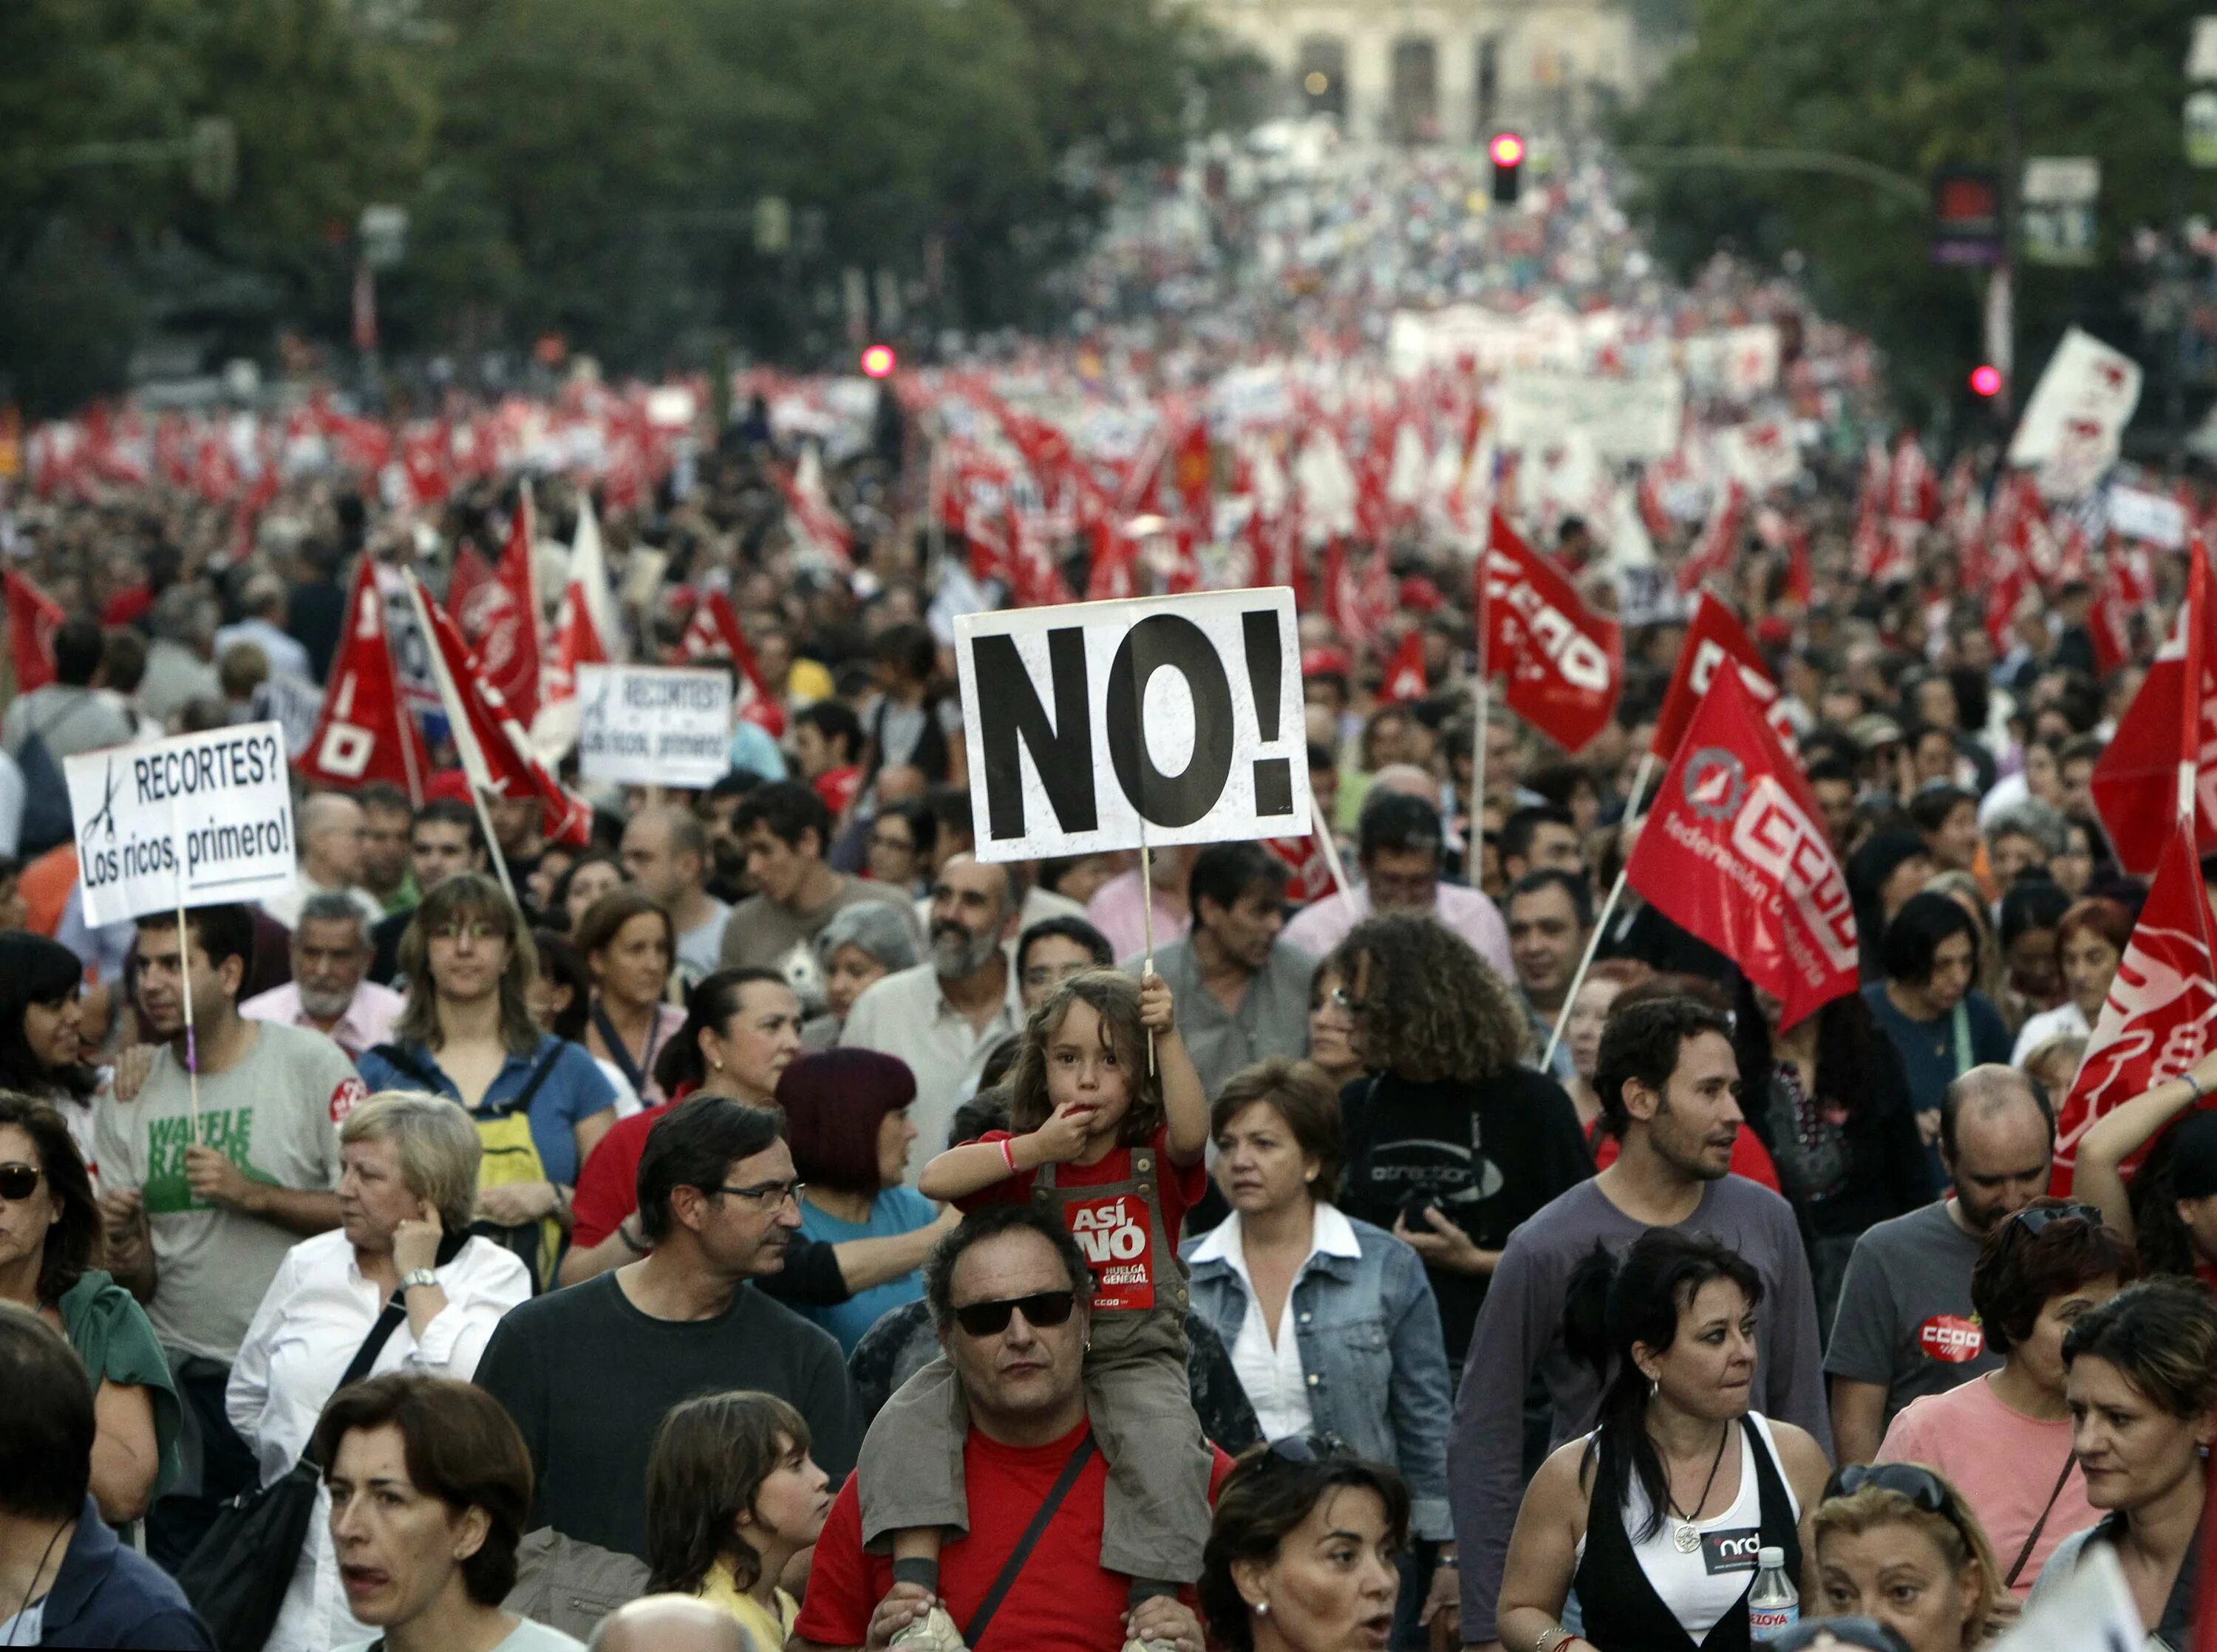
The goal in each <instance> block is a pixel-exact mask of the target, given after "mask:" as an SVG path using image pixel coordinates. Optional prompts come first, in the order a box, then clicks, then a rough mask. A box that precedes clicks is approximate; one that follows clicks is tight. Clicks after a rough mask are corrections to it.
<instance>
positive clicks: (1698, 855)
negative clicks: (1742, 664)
mask: <svg viewBox="0 0 2217 1652" xmlns="http://www.w3.org/2000/svg"><path fill="white" fill-rule="evenodd" d="M1822 820H1823V816H1822V815H1821V814H1820V813H1819V811H1818V808H1817V800H1816V798H1814V797H1813V796H1812V795H1811V793H1810V791H1809V786H1808V782H1807V781H1806V780H1803V779H1802V777H1801V771H1800V768H1798V767H1796V766H1795V764H1794V759H1793V758H1792V757H1790V756H1788V755H1787V752H1786V749H1785V747H1784V746H1782V745H1781V744H1780V743H1779V741H1778V737H1776V736H1775V735H1774V734H1773V733H1772V732H1771V731H1770V729H1769V725H1767V724H1765V723H1764V722H1763V717H1762V714H1761V712H1760V711H1759V709H1758V708H1757V706H1756V704H1755V701H1754V700H1753V699H1752V697H1751V696H1750V695H1749V693H1747V691H1746V690H1745V688H1744V687H1742V686H1741V683H1740V681H1739V678H1738V675H1736V674H1734V673H1732V672H1729V671H1726V672H1720V673H1719V674H1718V675H1717V678H1716V681H1715V683H1714V686H1713V687H1712V688H1711V690H1710V692H1709V693H1708V695H1707V696H1705V697H1704V698H1703V700H1701V706H1700V707H1699V708H1698V709H1697V710H1696V711H1695V713H1694V719H1693V722H1692V724H1690V725H1689V727H1688V728H1687V730H1686V737H1685V740H1684V741H1683V743H1681V744H1680V746H1679V748H1678V755H1677V756H1676V757H1674V758H1673V759H1672V760H1671V762H1670V769H1669V771H1668V772H1667V773H1666V774H1664V777H1663V787H1662V790H1661V791H1660V792H1658V794H1657V796H1656V799H1655V807H1654V810H1653V811H1652V813H1650V814H1649V816H1648V817H1647V822H1646V825H1645V826H1643V827H1642V828H1641V829H1640V846H1639V848H1636V849H1634V850H1633V854H1632V862H1631V864H1630V866H1627V868H1626V876H1627V880H1628V881H1629V882H1630V883H1631V885H1632V886H1633V888H1634V889H1636V890H1638V891H1640V894H1641V895H1643V896H1645V897H1646V898H1647V900H1648V901H1649V902H1651V903H1652V904H1653V905H1654V906H1655V908H1656V909H1658V911H1660V912H1661V913H1662V914H1663V915H1664V916H1665V917H1667V918H1669V919H1670V920H1671V922H1674V923H1677V925H1678V926H1679V927H1680V928H1684V929H1687V930H1689V931H1690V932H1692V933H1693V934H1696V935H1699V936H1700V937H1701V939H1702V940H1706V941H1708V943H1709V945H1710V946H1714V947H1715V948H1716V949H1717V950H1718V951H1719V952H1722V953H1723V954H1724V955H1725V956H1726V957H1727V958H1729V959H1732V961H1733V962H1734V963H1736V964H1738V965H1739V966H1740V968H1741V970H1742V971H1745V973H1746V976H1747V977H1748V979H1749V980H1751V981H1752V982H1753V983H1755V984H1756V985H1757V986H1758V987H1761V988H1762V989H1763V990H1764V991H1766V992H1768V993H1769V994H1771V995H1772V996H1774V997H1775V998H1777V999H1778V1000H1779V1001H1780V1002H1782V1004H1783V1005H1784V1008H1783V1009H1782V1011H1781V1013H1780V1017H1779V1019H1780V1022H1781V1024H1782V1026H1793V1025H1794V1023H1796V1022H1798V1021H1799V1020H1801V1018H1802V1017H1803V1016H1805V1015H1806V1014H1809V1013H1810V1012H1811V1011H1813V1010H1814V1009H1816V1008H1818V1007H1819V1006H1820V1005H1822V1004H1824V1003H1825V1002H1829V1001H1830V1000H1831V999H1834V998H1837V997H1838V996H1841V995H1842V994H1843V993H1849V992H1853V991H1854V990H1855V989H1856V971H1857V965H1858V963H1859V961H1860V959H1859V954H1858V952H1857V949H1856V914H1855V906H1854V903H1853V902H1852V901H1850V898H1849V897H1848V883H1847V878H1846V877H1845V876H1844V875H1843V873H1842V872H1841V870H1840V863H1839V860H1838V859H1837V857H1836V856H1835V855H1834V854H1833V853H1832V847H1831V842H1830V841H1829V840H1828V839H1827V838H1826V837H1825V829H1824V827H1823V825H1822Z"/></svg>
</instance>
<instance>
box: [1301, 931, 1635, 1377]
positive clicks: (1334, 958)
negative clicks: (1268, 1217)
mask: <svg viewBox="0 0 2217 1652" xmlns="http://www.w3.org/2000/svg"><path fill="white" fill-rule="evenodd" d="M1327 968H1328V969H1330V970H1331V971H1332V972H1333V973H1335V974H1337V977H1339V979H1340V980H1341V981H1342V982H1343V983H1345V984H1344V985H1343V986H1342V988H1341V989H1340V991H1341V993H1342V994H1343V996H1344V997H1345V999H1346V1001H1347V1005H1346V1007H1347V1008H1348V1009H1349V1012H1350V1013H1351V1014H1353V1015H1354V1017H1355V1040H1356V1049H1357V1051H1360V1053H1361V1055H1362V1064H1363V1066H1364V1067H1365V1068H1366V1069H1368V1076H1365V1077H1362V1078H1358V1079H1356V1081H1355V1082H1353V1083H1351V1084H1349V1085H1348V1086H1347V1088H1345V1089H1344V1090H1343V1091H1342V1092H1341V1094H1340V1110H1341V1113H1342V1115H1343V1119H1344V1120H1345V1125H1346V1131H1347V1143H1348V1171H1347V1175H1346V1178H1345V1187H1344V1189H1343V1197H1342V1199H1341V1200H1340V1204H1341V1205H1342V1207H1343V1209H1345V1210H1346V1211H1348V1212H1349V1214H1350V1215H1353V1216H1357V1217H1361V1218H1362V1220H1364V1221H1366V1222H1371V1223H1374V1224H1377V1225H1378V1226H1380V1227H1381V1228H1386V1229H1390V1230H1392V1231H1393V1234H1394V1235H1395V1236H1397V1237H1399V1238H1400V1239H1402V1240H1404V1241H1405V1242H1407V1243H1408V1244H1409V1245H1410V1246H1411V1248H1414V1249H1415V1250H1416V1252H1417V1254H1418V1255H1420V1256H1422V1257H1423V1260H1424V1267H1425V1269H1426V1271H1427V1272H1428V1273H1430V1276H1431V1282H1432V1291H1433V1294H1434V1295H1435V1296H1436V1297H1437V1298H1439V1304H1440V1328H1441V1330H1442V1334H1443V1335H1444V1336H1445V1338H1446V1341H1447V1350H1448V1360H1449V1361H1450V1362H1451V1363H1452V1364H1453V1365H1457V1366H1460V1365H1461V1361H1462V1357H1463V1351H1464V1349H1465V1348H1466V1347H1467V1346H1468V1345H1469V1342H1470V1335H1471V1328H1472V1326H1473V1324H1475V1323H1476V1322H1477V1320H1478V1310H1479V1305H1480V1304H1482V1303H1484V1302H1485V1292H1486V1287H1487V1285H1488V1284H1489V1283H1490V1281H1491V1276H1492V1273H1493V1267H1494V1264H1495V1263H1496V1262H1497V1261H1499V1260H1500V1256H1501V1248H1502V1247H1503V1246H1504V1245H1505V1244H1507V1243H1508V1242H1509V1235H1510V1230H1512V1229H1514V1228H1515V1227H1516V1224H1518V1223H1520V1222H1522V1221H1523V1220H1524V1218H1525V1217H1528V1216H1530V1215H1531V1214H1532V1213H1533V1212H1534V1211H1537V1210H1538V1209H1539V1208H1540V1207H1541V1205H1545V1204H1546V1203H1547V1201H1548V1200H1549V1199H1553V1198H1554V1197H1555V1196H1556V1195H1557V1194H1558V1193H1563V1192H1564V1191H1565V1190H1566V1189H1568V1188H1570V1187H1573V1186H1575V1185H1576V1184H1577V1183H1578V1182H1580V1181H1583V1180H1585V1179H1586V1178H1587V1177H1588V1176H1590V1175H1591V1174H1593V1161H1592V1159H1591V1158H1590V1157H1589V1156H1588V1155H1587V1152H1586V1146H1585V1140H1584V1137H1583V1136H1582V1135H1581V1134H1580V1132H1579V1130H1578V1113H1577V1110H1576V1109H1575V1108H1574V1107H1573V1106H1572V1105H1571V1099H1570V1097H1569V1096H1568V1095H1566V1094H1564V1092H1563V1089H1562V1087H1561V1086H1560V1085H1559V1084H1557V1083H1556V1082H1554V1081H1553V1079H1550V1078H1548V1077H1547V1076H1544V1075H1543V1074H1541V1073H1537V1072H1535V1071H1534V1070H1532V1069H1530V1068H1528V1067H1527V1066H1524V1065H1523V1064H1522V1062H1523V1057H1524V1056H1525V1053H1526V1051H1527V1047H1528V1022H1527V1019H1526V1016H1525V1014H1524V1010H1523V1007H1522V1005H1521V1004H1520V1003H1519V1002H1517V999H1516V994H1515V992H1514V991H1513V990H1512V989H1510V986H1509V984H1508V983H1506V982H1505V981H1504V980H1503V978H1502V977H1500V976H1498V975H1497V974H1495V973H1494V971H1492V970H1491V968H1490V967H1488V966H1487V965H1486V963H1485V959H1481V958H1480V957H1479V955H1478V954H1477V953H1476V952H1473V950H1472V949H1471V946H1470V943H1469V942H1467V941H1466V940H1463V938H1462V937H1461V935H1458V934H1455V933H1454V931H1453V930H1451V929H1449V928H1446V927H1445V926H1444V925H1442V924H1441V923H1439V922H1436V921H1435V920H1434V919H1432V918H1430V917H1424V916H1419V915H1417V914H1415V913H1409V912H1389V913H1386V914H1383V915H1380V916H1376V917H1371V918H1366V919H1364V920H1363V921H1362V922H1361V923H1359V924H1357V925H1356V927H1355V928H1354V929H1353V930H1352V931H1351V932H1350V933H1349V935H1348V937H1347V939H1346V940H1343V941H1342V942H1340V944H1339V946H1338V948H1337V950H1336V951H1335V952H1333V953H1332V955H1331V962H1330V964H1329V965H1327Z"/></svg>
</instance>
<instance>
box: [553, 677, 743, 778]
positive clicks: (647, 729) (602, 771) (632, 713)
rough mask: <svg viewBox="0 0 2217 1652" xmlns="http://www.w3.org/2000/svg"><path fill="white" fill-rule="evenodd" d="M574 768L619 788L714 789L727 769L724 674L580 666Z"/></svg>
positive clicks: (727, 684)
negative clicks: (709, 787)
mask: <svg viewBox="0 0 2217 1652" xmlns="http://www.w3.org/2000/svg"><path fill="white" fill-rule="evenodd" d="M577 700H578V704H579V706H580V707H581V708H582V711H583V718H582V720H581V722H580V723H579V724H578V729H577V772H578V773H579V774H582V775H584V778H585V779H587V780H606V781H608V782H610V783H612V784H614V785H617V786H686V787H690V788H695V789H698V788H703V787H707V786H713V785H714V784H715V783H716V782H717V781H718V780H722V779H723V778H724V776H725V775H726V774H728V773H729V772H730V771H731V767H732V761H731V745H732V679H731V675H730V674H729V673H728V672H725V671H704V670H687V669H682V668H671V667H665V666H645V665H590V664H589V665H580V666H579V667H578V668H577Z"/></svg>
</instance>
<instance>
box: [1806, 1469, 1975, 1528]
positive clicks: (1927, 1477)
mask: <svg viewBox="0 0 2217 1652" xmlns="http://www.w3.org/2000/svg"><path fill="white" fill-rule="evenodd" d="M1865 1486H1876V1487H1877V1488H1878V1489H1880V1491H1891V1492H1893V1493H1895V1494H1896V1495H1899V1496H1903V1497H1906V1498H1908V1499H1909V1501H1911V1502H1912V1503H1914V1504H1915V1505H1916V1506H1917V1507H1919V1508H1921V1509H1923V1510H1924V1512H1925V1513H1927V1514H1937V1515H1939V1516H1940V1517H1941V1518H1942V1519H1947V1520H1953V1519H1955V1498H1954V1497H1953V1496H1951V1495H1949V1494H1948V1488H1947V1486H1946V1485H1945V1484H1944V1483H1943V1482H1942V1481H1941V1478H1940V1476H1938V1475H1936V1474H1935V1473H1933V1472H1932V1470H1930V1469H1921V1468H1919V1467H1917V1464H1914V1463H1850V1464H1847V1465H1846V1466H1845V1467H1843V1468H1839V1469H1835V1470H1833V1471H1832V1477H1831V1479H1830V1480H1827V1481H1826V1482H1825V1499H1827V1500H1829V1499H1831V1498H1834V1497H1852V1496H1854V1495H1856V1493H1857V1492H1859V1491H1861V1490H1862V1489H1863V1488H1864V1487H1865Z"/></svg>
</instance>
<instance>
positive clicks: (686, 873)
mask: <svg viewBox="0 0 2217 1652" xmlns="http://www.w3.org/2000/svg"><path fill="white" fill-rule="evenodd" d="M622 854H623V864H624V870H625V871H626V872H629V873H630V874H631V875H632V878H633V881H635V882H636V883H637V884H638V885H639V888H640V889H642V890H644V891H645V892H646V893H647V894H648V895H651V896H652V897H654V899H655V900H657V901H658V902H660V903H662V906H663V909H664V910H665V911H667V912H668V913H669V914H670V922H671V924H672V925H673V926H674V927H675V928H676V931H677V967H678V969H679V970H680V971H682V973H683V974H684V976H685V977H686V979H687V980H688V981H697V980H699V979H700V978H701V977H702V976H704V975H707V974H708V973H709V972H710V971H713V970H714V969H715V967H716V958H717V954H718V953H719V952H721V951H722V949H723V945H724V926H725V925H726V923H728V922H730V921H731V916H732V909H731V908H730V907H728V906H726V905H725V904H724V903H723V902H721V901H719V900H718V899H717V898H716V897H714V896H713V895H711V894H710V893H709V892H708V874H709V872H711V871H713V869H714V866H713V860H712V858H711V856H710V854H709V850H708V828H707V825H706V824H705V823H703V822H702V821H701V817H699V816H698V815H695V813H694V812H693V811H691V810H689V809H678V808H674V807H671V806H669V805H667V804H665V805H663V806H660V807H658V808H653V809H642V810H640V811H639V812H638V813H637V814H636V815H633V817H632V819H631V824H630V825H628V826H627V827H625V828H624V835H623V849H622Z"/></svg>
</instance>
